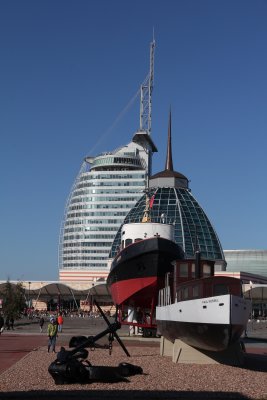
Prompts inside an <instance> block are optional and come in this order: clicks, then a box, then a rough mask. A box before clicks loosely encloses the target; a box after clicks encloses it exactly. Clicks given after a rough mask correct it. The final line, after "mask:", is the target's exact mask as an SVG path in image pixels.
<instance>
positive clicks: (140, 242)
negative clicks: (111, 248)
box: [107, 196, 184, 308]
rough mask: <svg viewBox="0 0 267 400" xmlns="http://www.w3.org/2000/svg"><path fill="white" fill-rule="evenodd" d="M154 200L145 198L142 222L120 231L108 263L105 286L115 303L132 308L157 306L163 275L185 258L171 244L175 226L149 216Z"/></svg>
mask: <svg viewBox="0 0 267 400" xmlns="http://www.w3.org/2000/svg"><path fill="white" fill-rule="evenodd" d="M152 202H153V198H149V197H148V196H147V201H146V207H145V210H144V214H143V218H142V221H141V222H133V223H127V224H124V225H123V226H122V229H121V244H120V250H119V252H118V254H117V255H116V256H115V257H114V259H113V261H112V263H111V269H110V273H109V275H108V279H107V284H108V286H109V288H110V292H111V296H112V300H113V302H114V304H116V305H118V306H121V305H122V304H123V305H126V306H127V305H128V306H133V307H135V308H136V307H142V308H147V307H149V308H150V307H151V304H152V302H153V301H154V305H156V303H155V302H156V299H157V295H158V291H159V289H161V288H163V286H164V277H165V274H166V273H167V272H169V271H171V270H172V268H173V267H172V264H171V262H172V261H173V260H176V259H181V258H183V257H184V252H183V250H182V249H181V247H180V246H179V245H177V244H176V243H175V241H174V225H173V224H170V223H167V221H166V217H165V216H164V215H162V216H161V218H160V221H159V222H154V221H152V220H151V217H150V209H151V206H152Z"/></svg>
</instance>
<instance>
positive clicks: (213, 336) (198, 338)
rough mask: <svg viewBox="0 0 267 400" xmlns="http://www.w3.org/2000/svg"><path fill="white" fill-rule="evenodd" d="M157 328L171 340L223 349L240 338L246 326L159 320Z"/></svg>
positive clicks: (193, 345) (208, 349)
mask: <svg viewBox="0 0 267 400" xmlns="http://www.w3.org/2000/svg"><path fill="white" fill-rule="evenodd" d="M157 330H158V333H159V334H161V335H163V336H164V337H165V338H166V339H168V340H170V341H171V342H174V341H175V339H180V340H182V341H183V342H184V343H186V344H188V345H189V346H192V347H196V348H198V349H201V350H207V351H223V350H226V349H227V348H228V347H229V346H230V345H232V344H234V343H236V342H237V341H238V340H239V338H240V336H241V335H242V333H243V330H244V326H243V325H229V324H227V325H222V324H204V323H191V322H176V321H157Z"/></svg>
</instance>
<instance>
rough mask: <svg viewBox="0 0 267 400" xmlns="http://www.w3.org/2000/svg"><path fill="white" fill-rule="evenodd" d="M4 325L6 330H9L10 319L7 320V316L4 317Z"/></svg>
mask: <svg viewBox="0 0 267 400" xmlns="http://www.w3.org/2000/svg"><path fill="white" fill-rule="evenodd" d="M5 326H6V330H7V331H9V330H10V320H9V317H8V316H7V317H6V323H5Z"/></svg>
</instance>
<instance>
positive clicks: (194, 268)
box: [191, 264, 196, 278]
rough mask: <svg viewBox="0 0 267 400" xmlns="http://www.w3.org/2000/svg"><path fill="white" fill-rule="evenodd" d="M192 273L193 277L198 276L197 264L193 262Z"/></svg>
mask: <svg viewBox="0 0 267 400" xmlns="http://www.w3.org/2000/svg"><path fill="white" fill-rule="evenodd" d="M191 274H192V278H195V277H196V266H195V264H192V266H191Z"/></svg>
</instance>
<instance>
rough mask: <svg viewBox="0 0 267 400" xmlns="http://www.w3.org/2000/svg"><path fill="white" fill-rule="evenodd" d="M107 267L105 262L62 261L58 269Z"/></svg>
mask: <svg viewBox="0 0 267 400" xmlns="http://www.w3.org/2000/svg"><path fill="white" fill-rule="evenodd" d="M78 267H79V268H85V269H88V268H107V263H99V264H96V263H79V262H78V263H64V264H63V266H62V267H61V268H60V269H68V268H78Z"/></svg>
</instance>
